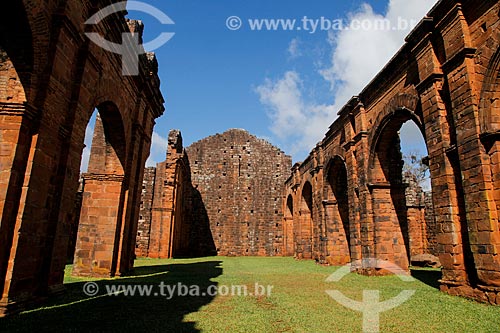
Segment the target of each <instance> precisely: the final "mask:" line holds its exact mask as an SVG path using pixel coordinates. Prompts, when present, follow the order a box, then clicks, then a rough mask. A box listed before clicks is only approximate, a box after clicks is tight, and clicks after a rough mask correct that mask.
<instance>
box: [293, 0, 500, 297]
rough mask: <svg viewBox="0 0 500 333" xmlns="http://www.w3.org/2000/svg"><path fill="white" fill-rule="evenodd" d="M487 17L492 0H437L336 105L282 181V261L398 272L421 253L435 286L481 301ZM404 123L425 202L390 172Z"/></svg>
mask: <svg viewBox="0 0 500 333" xmlns="http://www.w3.org/2000/svg"><path fill="white" fill-rule="evenodd" d="M499 10H500V4H499V3H498V1H493V0H488V1H481V2H480V3H479V2H477V1H460V2H458V1H439V2H438V3H437V4H436V6H435V7H434V8H433V9H432V10H431V12H430V13H428V15H427V17H426V18H425V19H424V20H423V21H422V22H421V23H420V24H419V25H418V26H417V27H416V28H415V29H414V30H413V31H412V33H411V34H410V35H409V36H408V37H407V38H406V43H405V44H404V46H403V47H402V48H401V50H400V51H399V52H398V53H397V54H396V55H395V56H394V57H393V58H392V60H391V61H390V62H389V63H388V64H387V65H386V66H385V67H384V69H383V70H382V71H381V72H380V73H379V74H378V75H377V76H376V77H375V78H374V80H373V81H372V82H371V83H370V84H369V85H368V86H367V87H365V89H363V91H362V92H361V93H360V94H359V95H358V96H356V97H353V98H352V99H351V100H350V101H349V102H348V103H347V104H346V105H345V106H344V107H343V108H342V109H341V110H340V112H339V117H338V119H337V120H336V121H335V122H334V123H333V124H332V125H331V126H330V129H329V131H328V132H327V133H326V135H325V137H324V139H323V140H322V141H321V142H320V143H319V144H318V145H317V146H316V147H315V148H314V149H313V150H312V151H311V153H310V155H309V156H308V158H307V159H306V160H305V161H303V162H302V163H300V164H296V165H295V166H294V168H293V171H292V175H291V176H290V177H289V178H288V180H287V182H286V192H285V195H286V197H287V200H286V202H285V203H284V204H283V207H284V208H283V209H284V210H285V215H284V225H285V227H286V230H285V231H284V232H285V235H286V236H287V237H286V238H285V239H286V241H285V244H284V251H286V253H287V254H289V255H295V256H296V257H297V258H314V259H316V260H318V261H319V262H325V263H329V264H335V265H341V264H344V263H346V262H349V261H356V260H359V259H365V258H378V259H382V260H387V261H391V262H393V263H395V264H397V265H398V266H400V267H402V268H403V269H407V267H408V265H409V262H410V261H409V258H410V257H415V256H416V255H422V254H433V255H436V256H439V258H440V261H441V263H442V265H443V279H442V290H444V291H446V292H448V293H450V294H455V295H462V296H466V297H470V298H474V299H476V300H480V301H489V302H492V300H493V296H486V294H485V290H488V289H487V288H489V287H491V288H496V287H497V286H498V285H499V283H500V281H499V275H498V274H499V272H500V257H499V256H498V251H499V249H500V227H499V213H500V194H499V193H500V176H499V175H500V144H499V142H500V132H499V131H500V108H499V105H498V101H499V100H500V76H499V75H498V73H499V72H500V37H499V35H498V29H499V26H500V20H499V16H498V13H499ZM353 93H355V92H353ZM406 121H414V122H415V123H416V124H417V125H418V126H419V128H420V129H421V131H422V134H423V137H424V138H425V141H426V145H427V150H428V154H429V156H428V162H429V167H430V175H431V180H432V195H424V197H423V198H422V193H421V192H418V191H417V192H415V191H414V190H412V189H411V186H410V188H408V187H407V186H406V185H407V184H408V183H409V182H408V180H405V179H404V178H403V177H402V166H403V162H402V156H401V152H400V142H399V135H398V131H399V129H400V128H401V126H402V124H403V123H404V122H406ZM410 183H411V181H410ZM423 207H426V208H427V209H426V210H427V212H424V211H423V209H422V208H423ZM357 269H358V271H359V272H362V273H366V274H372V272H373V271H374V270H373V269H371V268H369V267H357ZM495 292H497V291H495ZM495 302H496V303H497V304H498V299H497V298H495Z"/></svg>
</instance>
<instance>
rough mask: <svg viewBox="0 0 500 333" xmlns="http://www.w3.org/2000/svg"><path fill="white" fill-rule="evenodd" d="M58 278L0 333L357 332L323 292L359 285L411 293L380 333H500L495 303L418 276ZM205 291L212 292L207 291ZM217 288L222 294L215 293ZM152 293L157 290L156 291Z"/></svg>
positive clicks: (143, 270)
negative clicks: (165, 293) (261, 290)
mask: <svg viewBox="0 0 500 333" xmlns="http://www.w3.org/2000/svg"><path fill="white" fill-rule="evenodd" d="M70 269H71V268H70V267H68V272H67V274H66V287H67V293H66V294H65V295H62V296H61V297H58V298H56V299H51V300H49V302H48V303H45V304H44V306H43V307H40V308H35V309H33V310H31V311H27V312H24V313H21V314H20V315H16V316H11V317H8V318H3V319H0V331H30V332H40V331H53V332H59V331H82V332H83V331H85V332H88V331H150V332H156V331H162V332H228V333H229V332H361V331H362V314H361V313H360V312H355V311H353V310H349V309H347V308H345V307H343V306H342V305H340V304H338V303H337V302H336V301H335V300H333V299H332V298H330V296H328V295H327V293H326V290H331V289H336V290H340V291H341V292H342V293H343V294H345V295H346V296H348V297H350V298H352V299H356V300H358V301H361V300H362V293H363V290H364V289H369V290H380V295H381V300H386V299H389V298H392V297H394V296H396V295H398V294H399V292H400V291H402V290H405V289H413V290H416V292H415V294H414V296H413V297H412V298H411V299H410V300H408V301H407V302H406V303H404V304H403V305H401V306H399V307H396V308H395V309H393V310H389V311H387V312H384V313H382V314H381V316H380V331H381V332H426V333H431V332H447V333H450V332H475V333H477V332H500V307H494V306H488V305H484V304H479V303H475V302H472V301H469V300H466V299H462V298H459V297H451V296H448V295H445V294H443V293H441V292H439V291H438V290H437V289H436V283H437V279H438V278H439V272H437V271H432V270H419V271H416V272H414V276H415V277H416V278H417V279H415V281H413V282H404V281H402V280H401V279H400V278H398V277H396V276H386V277H366V276H360V275H357V274H349V275H347V276H345V277H344V278H343V279H342V280H341V281H340V282H326V281H325V279H326V278H327V277H328V276H329V275H330V274H331V273H333V272H334V271H335V270H336V269H338V268H336V267H322V266H319V265H316V264H315V263H314V262H312V261H296V260H294V259H292V258H254V257H242V258H228V257H211V258H203V259H182V260H180V259H179V260H149V259H139V260H137V261H136V268H135V269H134V272H132V274H131V275H130V276H129V277H122V278H116V279H108V280H102V279H101V280H96V283H97V284H98V286H99V287H100V292H99V293H98V294H97V295H96V296H94V297H88V296H86V295H85V294H84V293H83V291H82V289H83V286H84V284H85V283H86V282H87V281H90V279H78V278H74V277H71V276H70V275H69V273H70ZM161 282H164V284H165V285H176V284H178V283H182V284H184V285H198V286H200V288H201V290H206V289H207V288H208V287H210V286H217V287H218V288H224V287H222V286H231V285H247V286H248V292H253V291H254V285H255V283H259V284H260V285H266V286H267V285H272V286H273V289H272V293H271V295H270V296H231V295H226V296H221V295H218V296H215V297H212V296H208V295H205V296H199V297H194V296H192V297H190V296H188V297H174V298H172V299H170V300H168V299H166V297H162V296H156V297H155V296H150V297H140V296H134V297H132V296H124V295H122V294H120V295H118V296H107V295H105V288H106V287H105V286H106V285H108V286H109V285H118V284H124V285H155V286H157V285H159V284H160V283H161ZM211 288H213V287H211ZM221 290H223V289H221ZM154 291H156V292H158V291H159V288H155V289H154Z"/></svg>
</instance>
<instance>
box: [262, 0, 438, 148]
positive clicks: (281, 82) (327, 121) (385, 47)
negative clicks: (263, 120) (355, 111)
mask: <svg viewBox="0 0 500 333" xmlns="http://www.w3.org/2000/svg"><path fill="white" fill-rule="evenodd" d="M435 3H436V0H390V1H389V5H388V10H387V13H386V14H385V15H381V14H377V13H375V12H374V11H373V9H372V7H371V6H370V5H368V4H363V5H362V6H361V7H360V8H359V9H358V10H357V11H356V12H354V13H351V14H350V15H349V16H348V20H349V21H350V22H352V21H353V20H358V21H360V20H362V21H370V22H373V25H375V22H376V21H379V20H384V19H385V20H388V21H390V22H391V26H392V27H398V22H407V23H413V25H414V24H415V23H417V22H418V21H419V20H420V19H422V18H423V17H424V16H425V14H426V13H427V11H428V10H429V9H430V8H431V7H432V5H433V4H435ZM412 20H413V22H411V21H412ZM399 26H400V25H399ZM412 28H413V26H412V25H410V24H408V26H407V28H406V29H396V30H393V29H389V30H385V31H380V30H376V29H372V30H361V29H358V30H355V29H351V30H342V31H335V32H332V33H330V34H329V36H328V42H329V44H330V45H331V47H332V52H331V58H330V64H329V65H328V66H327V67H326V68H324V69H322V70H320V72H319V74H320V75H321V77H322V78H323V79H324V80H326V81H327V82H328V83H330V86H331V90H332V93H333V95H334V97H333V103H332V104H331V105H318V104H317V103H315V102H314V101H313V102H306V100H305V98H304V97H303V93H302V91H303V85H304V83H303V82H302V81H301V79H300V74H299V73H297V72H294V71H289V72H286V73H285V75H284V76H283V78H281V79H278V80H274V81H273V80H269V79H266V80H265V82H264V84H262V85H261V86H259V87H257V89H256V91H257V93H258V94H259V97H260V101H261V103H262V104H263V105H265V106H266V107H268V109H269V110H270V112H269V116H270V119H271V130H272V132H273V133H274V134H276V135H277V137H278V138H280V139H281V140H283V141H284V142H287V143H288V144H285V145H284V146H285V149H290V150H291V153H292V154H294V153H299V155H301V156H300V157H303V156H305V154H307V153H308V152H309V151H310V150H311V149H312V148H313V147H314V145H315V144H316V142H318V141H319V140H321V139H322V138H323V135H324V134H325V133H326V131H327V129H328V127H329V126H330V125H331V123H332V122H333V121H334V120H335V119H336V117H337V112H338V110H340V108H341V107H342V106H343V105H344V104H345V103H346V102H347V101H348V100H349V99H350V98H351V97H352V96H354V95H357V94H358V93H359V92H361V90H362V89H363V88H364V87H365V86H366V85H367V84H368V83H369V81H370V80H371V79H372V78H373V77H374V76H375V75H376V74H377V73H378V72H379V71H380V70H381V69H382V68H383V66H384V65H385V64H386V63H387V62H388V61H389V60H390V58H391V57H392V56H393V55H394V54H395V53H396V52H397V51H398V49H399V48H400V47H401V46H402V45H403V43H404V37H405V36H406V35H407V34H408V33H409V32H410V30H411V29H412ZM295 52H300V50H299V48H298V40H292V42H291V43H290V45H289V48H288V53H289V54H290V55H292V56H293V54H295Z"/></svg>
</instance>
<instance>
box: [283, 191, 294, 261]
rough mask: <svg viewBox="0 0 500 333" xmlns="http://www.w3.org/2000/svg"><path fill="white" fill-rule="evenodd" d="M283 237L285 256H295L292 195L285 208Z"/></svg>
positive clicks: (288, 198) (289, 196)
mask: <svg viewBox="0 0 500 333" xmlns="http://www.w3.org/2000/svg"><path fill="white" fill-rule="evenodd" d="M283 228H284V230H283V235H284V237H285V240H284V247H285V249H284V255H285V256H293V243H294V239H293V197H292V195H291V194H290V195H288V197H287V199H286V207H285V221H284V223H283Z"/></svg>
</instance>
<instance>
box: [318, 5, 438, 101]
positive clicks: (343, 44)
mask: <svg viewBox="0 0 500 333" xmlns="http://www.w3.org/2000/svg"><path fill="white" fill-rule="evenodd" d="M435 3H436V0H390V2H389V6H388V10H387V14H386V15H385V16H384V15H380V14H377V13H374V11H373V9H372V7H371V6H370V5H368V4H363V5H362V6H361V8H360V9H359V10H358V11H357V12H354V13H352V14H350V15H349V21H350V22H352V21H353V20H355V21H358V22H373V25H375V22H377V21H381V20H388V21H389V22H390V26H391V28H392V27H393V28H397V29H388V30H383V31H381V30H377V29H371V30H370V29H367V30H364V29H351V30H342V31H337V32H333V33H330V34H329V42H330V44H331V45H332V48H333V51H332V57H331V66H329V67H328V68H326V69H324V70H322V71H321V72H320V73H321V75H322V76H323V77H324V79H325V80H327V81H329V82H330V84H331V86H332V91H334V92H335V105H336V108H340V107H342V106H343V105H344V104H345V103H346V102H347V101H348V100H349V99H350V98H351V97H352V96H353V95H356V94H357V93H359V92H360V91H361V90H362V89H363V88H364V87H365V86H366V85H367V84H368V83H369V81H370V80H371V79H372V78H373V77H375V75H376V74H377V73H378V72H379V71H380V70H381V69H382V68H383V66H384V65H385V64H386V63H387V62H388V61H389V60H390V59H391V57H392V56H393V55H394V54H395V53H396V52H397V51H398V49H399V48H400V47H401V46H402V45H403V43H404V38H405V37H406V36H407V35H408V33H409V32H410V31H411V29H412V28H413V27H414V25H415V24H416V23H418V21H419V20H421V19H422V18H423V17H424V16H425V14H426V13H427V12H428V10H429V9H430V8H431V7H432V5H434V4H435ZM405 27H406V28H405ZM403 28H405V29H403Z"/></svg>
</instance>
